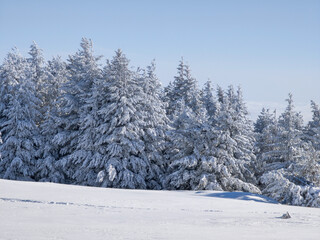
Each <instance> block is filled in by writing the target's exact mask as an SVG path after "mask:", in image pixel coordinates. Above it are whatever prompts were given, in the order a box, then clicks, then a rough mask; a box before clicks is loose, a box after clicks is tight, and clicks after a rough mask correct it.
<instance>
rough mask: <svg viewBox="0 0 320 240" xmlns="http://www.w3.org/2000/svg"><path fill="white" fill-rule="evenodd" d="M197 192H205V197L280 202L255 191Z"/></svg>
mask: <svg viewBox="0 0 320 240" xmlns="http://www.w3.org/2000/svg"><path fill="white" fill-rule="evenodd" d="M196 193H198V194H199V193H203V194H204V195H202V196H204V197H215V198H227V199H236V200H244V201H254V202H262V203H273V204H278V202H277V201H275V200H274V199H272V198H268V197H266V196H263V195H258V194H254V193H248V192H216V193H209V194H205V192H202V191H199V192H196Z"/></svg>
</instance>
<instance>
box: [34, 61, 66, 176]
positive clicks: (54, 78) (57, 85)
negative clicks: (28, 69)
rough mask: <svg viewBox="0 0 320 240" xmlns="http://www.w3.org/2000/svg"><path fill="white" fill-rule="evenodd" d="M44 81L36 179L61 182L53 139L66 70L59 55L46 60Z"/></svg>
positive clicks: (55, 145) (60, 171) (57, 130)
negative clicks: (43, 113)
mask: <svg viewBox="0 0 320 240" xmlns="http://www.w3.org/2000/svg"><path fill="white" fill-rule="evenodd" d="M45 72H46V77H45V82H44V85H43V87H44V92H45V93H46V94H45V98H44V99H45V104H44V106H46V112H45V115H44V119H43V122H42V123H41V125H40V131H41V135H42V139H43V141H42V143H41V146H40V149H39V159H38V160H37V164H36V166H37V171H36V179H37V180H40V181H51V182H61V181H63V179H64V176H63V171H62V170H61V169H60V168H59V167H58V166H57V160H58V159H59V148H58V146H57V144H56V143H55V142H54V141H53V138H54V137H55V135H56V134H58V132H59V129H58V126H57V122H58V118H59V106H58V104H57V101H58V99H59V97H60V96H61V94H62V89H61V87H62V85H63V84H64V83H65V82H66V80H67V77H68V72H67V69H66V64H65V62H63V61H62V60H61V58H60V57H56V58H53V59H52V60H51V61H49V62H48V65H47V69H46V71H45Z"/></svg>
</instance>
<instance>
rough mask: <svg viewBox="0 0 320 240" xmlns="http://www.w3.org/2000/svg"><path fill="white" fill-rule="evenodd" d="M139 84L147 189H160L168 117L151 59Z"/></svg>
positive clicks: (163, 168) (164, 160)
mask: <svg viewBox="0 0 320 240" xmlns="http://www.w3.org/2000/svg"><path fill="white" fill-rule="evenodd" d="M140 84H141V86H142V89H143V93H142V94H143V101H141V108H142V113H143V124H144V125H143V133H144V135H143V138H142V139H143V141H144V144H145V150H144V151H145V154H146V157H147V159H148V160H149V161H150V170H149V174H148V176H147V181H146V183H147V187H148V188H149V189H160V188H161V180H162V178H163V177H164V175H165V170H166V162H167V161H166V158H165V154H164V153H165V150H166V148H167V144H166V143H167V141H166V140H167V132H168V131H169V127H168V125H169V119H168V118H167V116H166V112H165V106H164V103H163V102H162V100H161V97H162V92H161V84H160V82H159V80H158V78H157V76H156V75H155V62H154V61H153V62H152V63H151V65H150V66H148V67H147V69H146V71H143V74H141V75H140Z"/></svg>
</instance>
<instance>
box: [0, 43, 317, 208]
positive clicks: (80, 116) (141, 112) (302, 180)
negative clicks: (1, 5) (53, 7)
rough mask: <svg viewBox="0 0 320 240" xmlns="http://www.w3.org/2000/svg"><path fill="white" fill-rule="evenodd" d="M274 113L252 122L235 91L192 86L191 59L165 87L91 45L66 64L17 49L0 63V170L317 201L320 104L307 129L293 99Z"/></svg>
mask: <svg viewBox="0 0 320 240" xmlns="http://www.w3.org/2000/svg"><path fill="white" fill-rule="evenodd" d="M287 103H288V105H287V108H286V110H285V111H284V112H283V113H282V114H281V115H280V116H279V117H277V116H276V115H275V113H273V112H270V111H269V110H266V109H263V110H262V112H261V114H260V116H259V117H258V119H257V121H256V122H255V123H253V122H251V121H250V120H249V119H248V111H247V109H246V106H245V103H244V100H243V97H242V91H241V89H240V88H237V89H234V88H233V86H229V87H228V88H227V89H226V90H224V89H222V88H221V87H219V86H218V87H216V88H213V87H212V84H211V82H210V81H208V82H207V83H206V84H205V86H204V87H203V89H201V90H200V89H199V88H198V85H197V81H196V79H195V78H193V77H192V75H191V71H190V68H189V66H188V65H187V64H185V63H184V62H183V60H181V61H180V63H179V65H178V68H177V75H176V76H175V78H174V80H173V81H172V82H171V83H170V84H169V85H168V86H167V87H165V88H162V87H161V84H160V82H159V80H158V79H157V77H156V75H155V64H154V62H152V63H151V64H150V66H147V67H146V68H145V69H141V68H138V69H137V70H133V69H132V68H131V67H130V66H129V60H128V59H127V58H126V56H125V55H124V54H123V53H122V52H121V50H118V51H116V53H115V56H114V57H113V58H112V59H111V60H108V61H107V62H106V64H104V65H101V63H100V57H97V56H95V55H94V52H93V48H92V42H91V41H90V40H88V39H85V38H84V39H82V41H81V48H80V49H79V50H78V51H77V52H76V53H75V54H73V55H70V56H69V58H68V59H67V62H65V61H62V60H61V58H59V57H56V58H53V59H52V60H50V61H47V62H46V61H45V60H44V58H43V55H42V50H41V49H39V47H38V46H37V45H36V44H35V43H34V44H32V46H31V48H30V51H29V57H28V58H25V57H23V56H21V55H20V53H19V52H18V50H17V49H13V50H12V51H11V52H10V53H9V54H8V55H7V56H6V58H5V59H4V61H3V63H2V64H1V67H0V133H1V138H2V143H1V144H0V154H1V160H0V178H4V179H13V180H27V181H50V182H57V183H68V184H81V185H88V186H101V187H115V188H131V189H171V190H175V189H176V190H223V191H248V192H252V193H259V194H261V193H262V194H265V195H267V196H269V197H272V198H274V199H276V200H278V201H280V202H282V203H286V204H293V205H301V206H312V207H320V196H319V194H320V188H319V186H320V164H319V161H320V160H319V151H320V109H319V107H318V105H317V104H316V103H314V102H312V104H311V107H312V112H313V119H312V121H310V122H309V123H308V124H307V125H306V126H304V125H303V122H302V116H301V115H300V113H298V112H296V111H295V109H294V105H293V99H292V95H291V94H289V97H288V99H287Z"/></svg>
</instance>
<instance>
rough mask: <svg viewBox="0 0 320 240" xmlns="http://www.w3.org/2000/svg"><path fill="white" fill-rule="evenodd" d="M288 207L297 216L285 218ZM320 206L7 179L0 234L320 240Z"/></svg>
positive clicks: (0, 189) (1, 184) (0, 197)
mask: <svg viewBox="0 0 320 240" xmlns="http://www.w3.org/2000/svg"><path fill="white" fill-rule="evenodd" d="M287 211H288V212H289V213H290V214H291V216H292V218H291V219H281V218H280V216H282V214H284V213H285V212H287ZM319 236H320V209H315V208H304V207H292V206H284V205H280V204H276V203H274V202H273V201H272V200H270V199H267V198H265V197H262V196H258V195H254V194H249V193H239V192H236V193H229V192H212V191H210V192H208V191H201V192H193V191H171V192H170V191H143V190H120V189H105V188H91V187H81V186H70V185H59V184H52V183H31V182H19V181H7V180H0V239H32V240H36V239H56V240H58V239H90V240H92V239H108V240H109V239H174V240H176V239H183V240H184V239H223V240H228V239H268V240H270V239H320V237H319Z"/></svg>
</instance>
